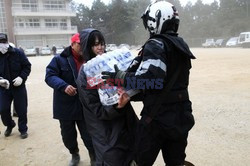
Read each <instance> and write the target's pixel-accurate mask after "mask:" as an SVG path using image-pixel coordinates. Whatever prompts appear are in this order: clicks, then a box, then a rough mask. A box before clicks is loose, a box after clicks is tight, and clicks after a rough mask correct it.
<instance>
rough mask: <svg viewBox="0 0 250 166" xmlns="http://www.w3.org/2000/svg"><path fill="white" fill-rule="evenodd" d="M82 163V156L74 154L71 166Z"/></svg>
mask: <svg viewBox="0 0 250 166" xmlns="http://www.w3.org/2000/svg"><path fill="white" fill-rule="evenodd" d="M79 162H80V155H79V153H74V154H72V159H71V160H70V162H69V166H77V165H78V164H79Z"/></svg>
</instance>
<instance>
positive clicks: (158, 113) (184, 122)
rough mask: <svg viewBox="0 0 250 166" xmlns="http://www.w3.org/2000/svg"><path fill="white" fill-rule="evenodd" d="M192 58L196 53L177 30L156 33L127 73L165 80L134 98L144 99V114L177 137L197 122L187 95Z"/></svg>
mask: <svg viewBox="0 0 250 166" xmlns="http://www.w3.org/2000/svg"><path fill="white" fill-rule="evenodd" d="M191 59H195V57H194V55H193V54H192V53H191V51H190V50H189V47H188V45H187V44H186V43H185V41H184V40H183V39H182V38H181V37H178V35H177V34H176V33H167V34H161V35H154V36H152V37H151V38H150V39H149V40H148V41H147V42H146V43H145V45H144V46H143V50H142V52H141V55H140V56H139V57H136V58H135V59H134V61H136V62H132V63H131V65H130V67H129V69H128V74H127V75H126V77H127V79H128V78H132V77H133V78H136V79H137V80H140V79H143V80H150V79H161V80H162V86H161V88H159V89H154V88H151V89H149V88H148V89H147V88H146V89H144V90H143V92H142V93H140V94H138V95H136V96H134V97H133V98H132V100H137V101H138V100H140V101H142V102H143V110H142V112H141V115H142V117H150V118H151V119H153V120H155V121H158V122H159V123H160V124H161V125H162V126H164V128H165V129H166V131H168V133H171V137H175V138H176V137H177V135H178V133H179V134H181V133H186V132H187V131H189V130H190V129H191V128H192V126H193V125H194V118H193V115H192V107H191V102H190V100H189V98H188V85H189V71H190V69H191V67H192V66H191ZM177 70H179V71H180V72H179V75H178V77H177V78H176V80H175V82H174V83H173V85H172V87H171V88H170V90H169V91H168V92H167V93H164V96H162V95H160V94H161V93H163V91H164V90H166V89H164V88H165V87H166V86H168V85H169V84H168V83H169V82H170V80H171V79H172V78H173V75H175V73H176V71H177ZM179 95H181V99H179ZM182 95H183V96H184V95H185V98H184V97H183V98H182ZM158 101H161V102H160V103H159V102H158ZM173 134H175V135H173ZM176 134H177V135H176Z"/></svg>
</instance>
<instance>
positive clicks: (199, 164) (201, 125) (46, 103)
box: [0, 48, 250, 166]
mask: <svg viewBox="0 0 250 166" xmlns="http://www.w3.org/2000/svg"><path fill="white" fill-rule="evenodd" d="M192 51H193V53H194V54H195V56H196V57H197V59H196V60H193V68H192V70H191V77H190V87H189V91H190V98H191V100H192V102H193V114H194V116H195V119H196V124H195V126H194V128H193V129H192V130H191V132H190V135H189V144H188V147H187V160H189V161H192V162H193V163H194V164H195V165H196V166H246V165H249V163H250V157H247V156H249V152H250V128H249V126H250V49H241V48H212V49H203V48H193V49H192ZM134 53H135V51H134ZM51 58H52V56H44V57H30V58H29V60H30V61H31V63H32V72H31V75H30V77H29V78H28V81H27V90H28V98H29V108H28V119H29V122H28V127H29V131H28V132H29V137H28V138H27V139H24V140H22V139H20V137H19V132H18V130H17V127H15V128H14V129H13V133H12V135H11V136H10V137H7V138H5V137H4V135H3V132H4V131H5V127H4V126H3V124H2V123H1V122H0V131H1V132H2V134H1V135H0V166H63V165H65V166H66V165H68V162H69V160H70V157H71V156H70V155H69V153H68V151H67V149H66V148H65V147H64V145H63V143H62V140H61V135H60V130H59V123H58V121H57V120H54V119H52V89H51V88H49V87H48V86H47V85H46V84H45V82H44V75H45V67H46V65H47V64H48V63H49V61H50V60H51ZM133 105H134V108H135V110H136V111H137V113H138V114H139V112H140V110H141V107H142V105H141V103H133ZM14 120H15V121H16V122H17V118H14ZM78 140H79V141H78V142H79V146H80V155H81V163H80V165H82V166H83V165H84V166H85V165H89V159H88V155H87V151H86V149H85V147H84V146H83V143H82V141H81V140H80V139H78ZM156 165H157V166H163V165H164V162H163V159H162V157H161V155H159V156H158V158H157V161H156V162H155V166H156Z"/></svg>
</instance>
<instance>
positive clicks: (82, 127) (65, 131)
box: [59, 120, 94, 154]
mask: <svg viewBox="0 0 250 166" xmlns="http://www.w3.org/2000/svg"><path fill="white" fill-rule="evenodd" d="M59 122H60V128H61V135H62V140H63V143H64V145H65V147H66V148H67V149H68V150H69V152H70V153H71V154H74V153H78V152H79V148H78V143H77V130H76V127H77V128H78V130H79V132H80V135H81V138H82V140H83V143H84V145H85V146H86V148H87V149H88V151H89V153H92V154H94V148H93V144H92V139H91V137H90V135H89V133H88V131H87V128H86V124H85V121H84V120H59Z"/></svg>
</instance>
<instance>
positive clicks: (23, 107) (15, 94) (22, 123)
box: [0, 86, 28, 133]
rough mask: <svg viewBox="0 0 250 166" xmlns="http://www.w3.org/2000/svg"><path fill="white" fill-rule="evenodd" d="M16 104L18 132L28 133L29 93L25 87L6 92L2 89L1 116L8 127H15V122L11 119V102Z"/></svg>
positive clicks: (0, 93) (0, 99) (0, 90)
mask: <svg viewBox="0 0 250 166" xmlns="http://www.w3.org/2000/svg"><path fill="white" fill-rule="evenodd" d="M13 100H14V101H15V102H14V107H15V109H16V113H17V115H18V130H19V132H21V133H23V132H27V130H28V127H27V106H28V101H27V91H26V88H25V86H24V87H18V88H11V89H9V90H6V89H4V88H1V89H0V114H1V119H2V121H3V124H4V125H5V126H7V127H13V126H14V124H15V122H14V121H13V120H12V117H11V102H12V101H13Z"/></svg>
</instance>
